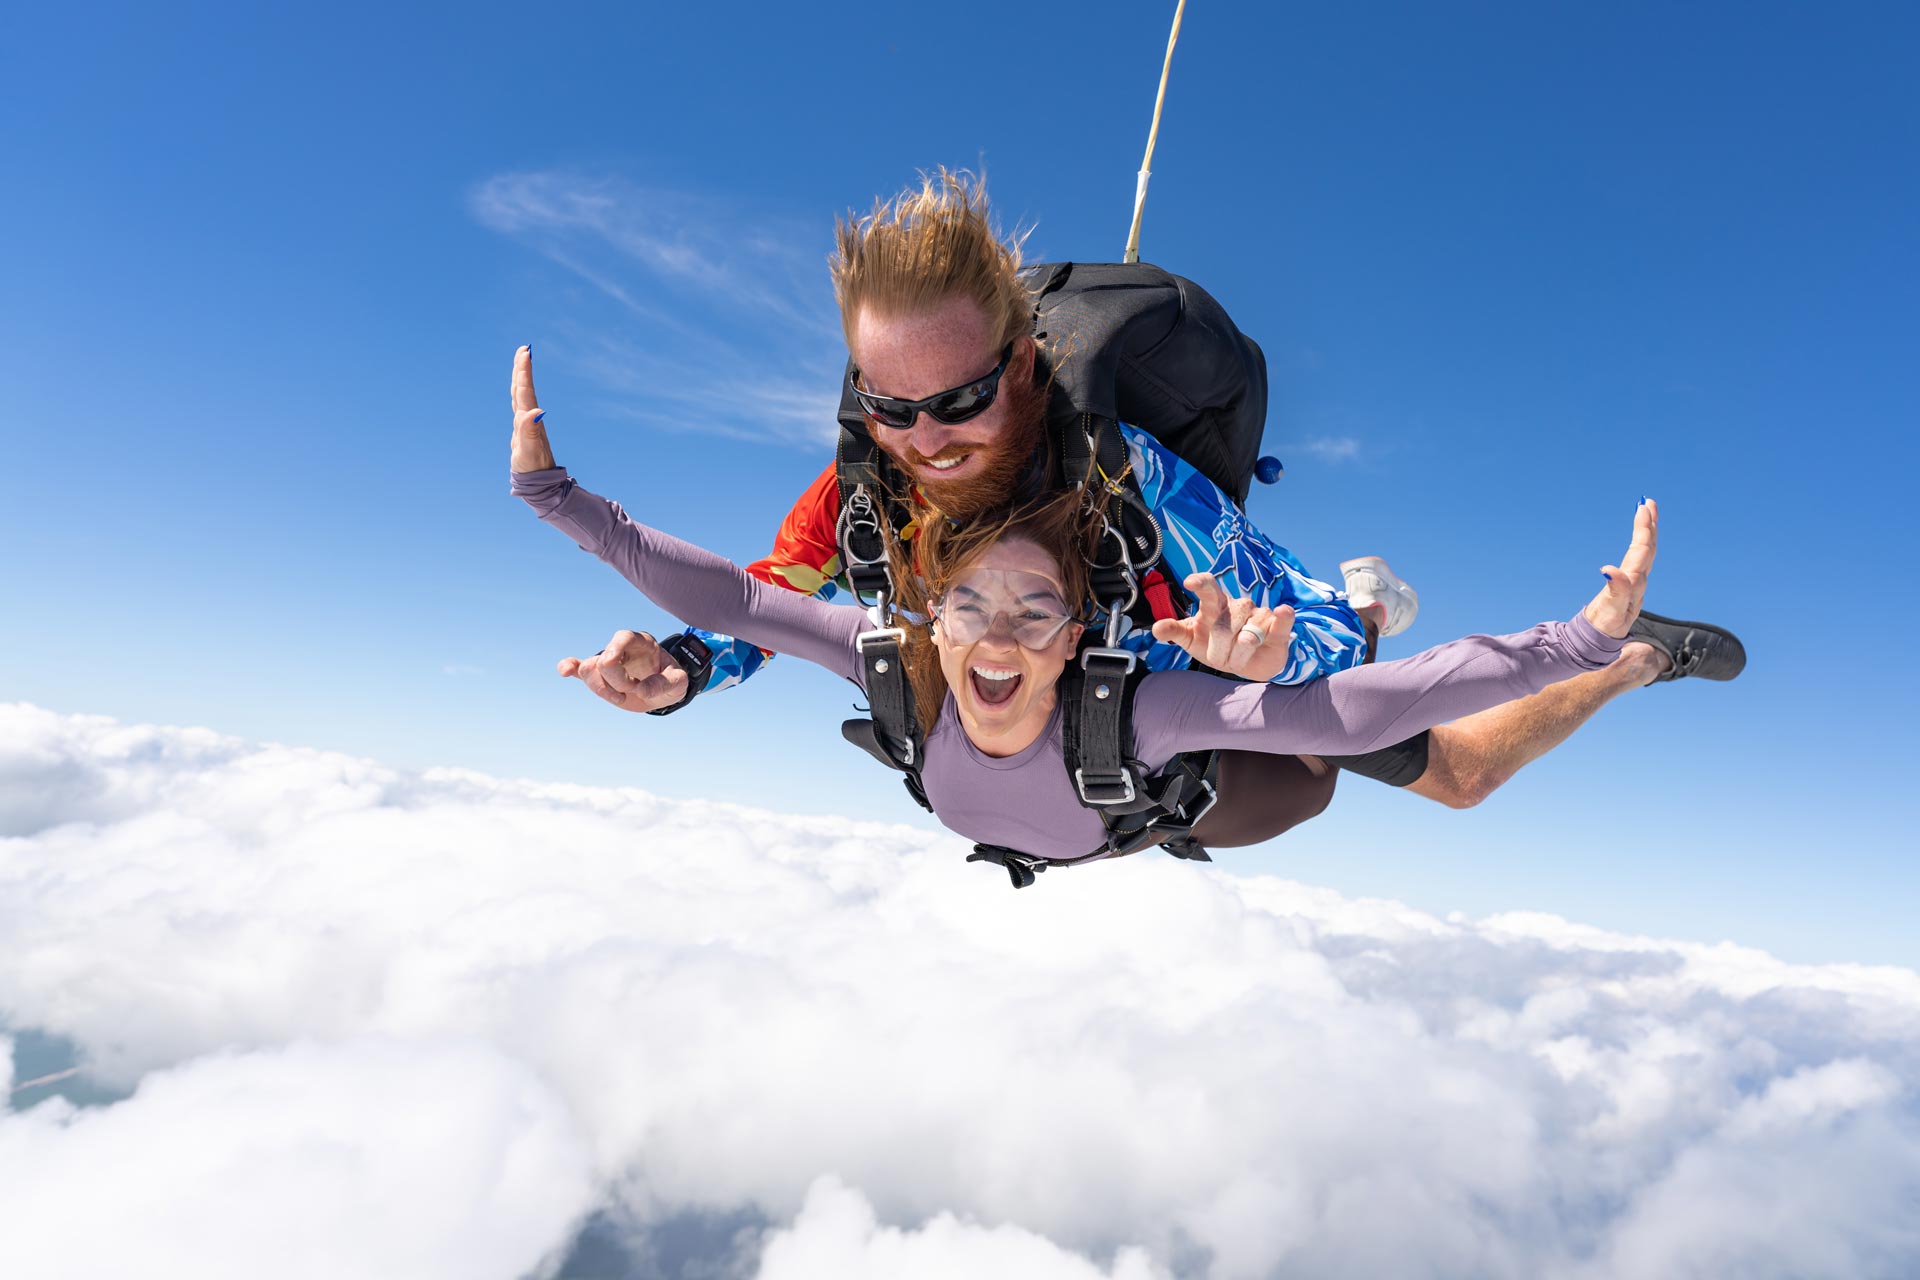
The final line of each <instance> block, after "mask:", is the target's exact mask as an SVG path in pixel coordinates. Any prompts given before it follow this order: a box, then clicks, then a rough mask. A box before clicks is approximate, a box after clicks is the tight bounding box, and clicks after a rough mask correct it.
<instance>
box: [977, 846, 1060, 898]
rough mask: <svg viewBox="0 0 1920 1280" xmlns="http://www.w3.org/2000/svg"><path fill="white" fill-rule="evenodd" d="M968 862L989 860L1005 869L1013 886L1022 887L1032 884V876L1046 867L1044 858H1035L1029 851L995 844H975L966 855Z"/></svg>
mask: <svg viewBox="0 0 1920 1280" xmlns="http://www.w3.org/2000/svg"><path fill="white" fill-rule="evenodd" d="M967 861H968V862H991V863H995V864H997V865H999V866H1002V867H1005V868H1006V869H1007V879H1009V880H1011V881H1013V887H1014V888H1016V889H1024V888H1026V887H1027V886H1028V885H1030V884H1032V883H1033V881H1034V877H1036V876H1038V875H1039V874H1040V873H1041V872H1042V871H1045V870H1046V869H1047V860H1046V859H1045V858H1036V857H1034V856H1033V855H1032V854H1030V853H1021V852H1020V851H1019V850H1017V849H1008V848H1005V847H1003V846H1001V845H997V844H977V845H975V846H973V852H972V853H970V854H968V855H967Z"/></svg>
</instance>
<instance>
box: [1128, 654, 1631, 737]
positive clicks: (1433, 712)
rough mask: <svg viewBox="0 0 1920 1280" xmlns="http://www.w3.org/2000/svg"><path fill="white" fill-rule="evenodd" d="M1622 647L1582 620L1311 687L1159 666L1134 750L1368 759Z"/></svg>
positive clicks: (1357, 671)
mask: <svg viewBox="0 0 1920 1280" xmlns="http://www.w3.org/2000/svg"><path fill="white" fill-rule="evenodd" d="M1624 643H1625V641H1623V640H1616V639H1614V638H1613V637H1612V636H1609V635H1605V634H1603V633H1602V632H1601V631H1600V630H1599V629H1598V628H1596V627H1595V626H1594V625H1593V624H1592V623H1590V622H1588V621H1587V620H1586V619H1585V618H1584V617H1576V618H1574V619H1573V620H1572V621H1570V622H1543V623H1541V624H1540V625H1539V626H1537V627H1534V628H1533V629H1531V630H1529V631H1520V632H1516V633H1515V634H1513V635H1510V636H1468V637H1466V638H1465V639H1464V640H1455V641H1453V642H1452V643H1451V644H1443V645H1438V646H1436V647H1435V648H1432V649H1428V650H1427V651H1426V652H1425V653H1417V654H1415V655H1413V656H1412V657H1410V658H1402V659H1400V660H1399V661H1397V662H1381V663H1376V664H1374V665H1373V666H1367V667H1354V668H1352V669H1350V670H1347V671H1339V672H1335V673H1334V674H1333V675H1330V676H1328V677H1327V678H1326V679H1324V680H1315V681H1314V682H1312V683H1311V684H1304V685H1273V684H1243V683H1239V682H1236V681H1232V680H1227V679H1224V678H1222V677H1220V676H1213V675H1207V674H1205V673H1203V672H1197V671H1161V672H1155V673H1154V674H1152V675H1150V676H1147V677H1146V678H1145V679H1144V680H1143V681H1142V682H1141V684H1140V691H1139V694H1138V695H1137V696H1136V697H1135V699H1134V707H1133V724H1134V746H1135V751H1136V753H1137V754H1138V756H1139V758H1140V760H1141V762H1142V763H1144V764H1147V765H1149V766H1151V767H1153V768H1156V769H1157V768H1159V767H1160V766H1161V765H1163V764H1165V763H1166V762H1167V761H1168V760H1170V759H1172V758H1173V757H1174V756H1176V755H1178V754H1179V753H1180V752H1182V751H1205V750H1211V749H1213V748H1215V747H1225V748H1231V749H1234V750H1241V751H1264V752H1267V753H1269V754H1274V755H1299V754H1307V755H1359V754H1360V753H1362V752H1366V751H1374V750H1377V749H1378V748H1380V747H1384V746H1388V745H1389V744H1391V743H1395V742H1399V741H1401V740H1403V739H1405V738H1410V737H1412V736H1413V735H1414V734H1416V733H1419V732H1420V731H1421V730H1422V729H1431V728H1432V727H1433V726H1434V725H1437V724H1445V723H1446V722H1447V721H1449V720H1455V719H1458V718H1459V717H1461V716H1464V715H1471V714H1473V713H1474V712H1476V711H1485V710H1486V709H1487V708H1489V707H1495V706H1498V705H1499V704H1501V703H1503V702H1510V701H1512V700H1513V699H1515V698H1524V697H1525V696H1527V695H1528V694H1530V693H1538V692H1539V691H1540V690H1542V689H1544V688H1546V687H1547V686H1548V685H1550V684H1553V683H1554V682H1556V681H1559V680H1565V679H1567V678H1568V677H1569V676H1577V675H1579V674H1580V673H1581V672H1583V671H1598V670H1600V669H1601V668H1602V667H1605V666H1607V665H1608V664H1609V663H1611V662H1612V661H1613V660H1614V659H1615V658H1616V657H1618V656H1619V654H1620V646H1621V645H1622V644H1624Z"/></svg>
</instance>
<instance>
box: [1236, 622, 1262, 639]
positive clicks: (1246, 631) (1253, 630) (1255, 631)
mask: <svg viewBox="0 0 1920 1280" xmlns="http://www.w3.org/2000/svg"><path fill="white" fill-rule="evenodd" d="M1240 634H1241V635H1243V636H1252V637H1253V642H1254V643H1255V644H1257V645H1258V644H1265V643H1266V642H1267V633H1266V632H1264V631H1262V630H1261V629H1260V628H1259V627H1256V626H1254V625H1253V624H1252V623H1251V622H1249V623H1246V624H1244V625H1243V626H1242V627H1241V628H1240Z"/></svg>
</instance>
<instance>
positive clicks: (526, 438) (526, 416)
mask: <svg viewBox="0 0 1920 1280" xmlns="http://www.w3.org/2000/svg"><path fill="white" fill-rule="evenodd" d="M511 394H512V403H513V469H514V470H515V471H545V470H546V469H547V468H548V467H551V466H552V465H553V446H551V445H550V444H548V443H547V427H546V423H545V422H544V421H542V420H543V419H544V418H545V417H546V416H547V415H546V413H545V412H544V411H543V410H542V409H541V408H540V398H539V397H538V396H536V395H534V394H533V348H532V347H531V346H525V347H521V348H520V349H519V350H518V351H516V352H514V353H513V385H512V393H511Z"/></svg>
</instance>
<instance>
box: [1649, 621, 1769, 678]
mask: <svg viewBox="0 0 1920 1280" xmlns="http://www.w3.org/2000/svg"><path fill="white" fill-rule="evenodd" d="M1627 639H1628V640H1629V641H1632V640H1641V641H1644V642H1646V643H1647V644H1650V645H1652V646H1653V647H1654V648H1656V649H1659V650H1662V651H1664V652H1665V653H1666V655H1667V657H1669V658H1671V659H1672V660H1673V666H1672V667H1670V668H1668V669H1667V670H1665V671H1663V672H1661V673H1660V674H1659V675H1657V676H1655V677H1654V681H1655V682H1656V683H1658V682H1659V681H1661V680H1678V679H1680V678H1681V677H1682V676H1695V677H1697V678H1699V679H1701V680H1731V679H1733V678H1734V677H1735V676H1737V675H1739V674H1740V673H1741V672H1742V671H1744V670H1745V669H1746V666H1747V648H1746V646H1745V645H1743V644H1741V643H1740V637H1738V636H1736V635H1734V634H1733V632H1731V631H1729V630H1727V629H1726V628H1725V627H1716V626H1714V625H1712V624H1711V623H1706V622H1680V621H1678V620H1676V619H1673V618H1663V617H1661V616H1660V615H1659V614H1657V613H1646V612H1644V611H1643V612H1642V613H1641V614H1640V616H1639V617H1638V618H1635V619H1634V621H1633V625H1632V626H1631V627H1629V628H1627Z"/></svg>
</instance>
